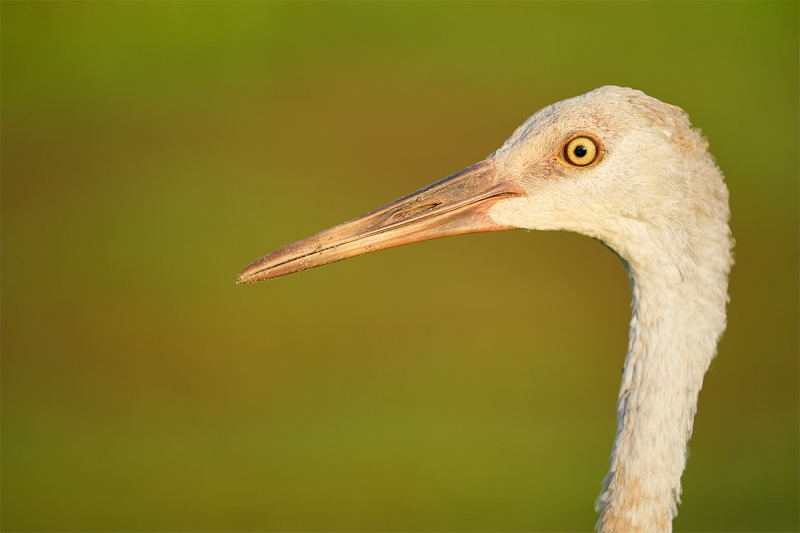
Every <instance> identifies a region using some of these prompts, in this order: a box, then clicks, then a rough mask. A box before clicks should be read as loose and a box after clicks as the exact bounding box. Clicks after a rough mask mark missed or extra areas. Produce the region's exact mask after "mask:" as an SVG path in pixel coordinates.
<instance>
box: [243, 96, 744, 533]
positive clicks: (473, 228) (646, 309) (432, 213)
mask: <svg viewBox="0 0 800 533" xmlns="http://www.w3.org/2000/svg"><path fill="white" fill-rule="evenodd" d="M707 148H708V143H707V142H706V141H705V139H704V138H703V137H702V136H701V135H700V134H699V133H698V132H697V131H696V130H694V129H692V127H691V125H690V123H689V119H688V117H687V115H686V114H685V113H684V112H683V110H681V109H680V108H678V107H674V106H671V105H668V104H664V103H662V102H660V101H658V100H656V99H654V98H651V97H649V96H647V95H645V94H644V93H642V92H640V91H636V90H633V89H627V88H620V87H610V86H609V87H601V88H599V89H596V90H594V91H591V92H589V93H587V94H584V95H582V96H578V97H575V98H571V99H568V100H564V101H562V102H559V103H557V104H554V105H551V106H548V107H545V108H544V109H541V110H540V111H538V112H537V113H536V114H534V115H533V116H532V117H530V118H529V119H528V120H527V121H525V122H524V123H523V124H522V126H520V127H519V128H517V130H516V131H515V132H514V134H513V135H512V136H511V137H510V138H509V139H508V140H507V141H506V142H505V144H503V146H502V147H501V148H500V149H499V150H497V151H496V152H494V153H493V154H491V155H490V156H489V157H487V158H486V159H485V160H483V161H481V162H480V163H477V164H475V165H473V166H471V167H468V168H466V169H464V170H462V171H460V172H457V173H455V174H453V175H451V176H449V177H447V178H445V179H443V180H441V181H439V182H437V183H434V184H433V185H430V186H429V187H426V188H424V189H421V190H419V191H417V192H415V193H412V194H409V195H408V196H405V197H403V198H400V199H399V200H396V201H394V202H392V203H390V204H388V205H386V206H384V207H381V208H379V209H377V210H375V211H372V212H370V213H368V214H366V215H363V216H361V217H359V218H356V219H354V220H351V221H349V222H345V223H343V224H341V225H339V226H336V227H333V228H331V229H328V230H325V231H323V232H321V233H318V234H316V235H313V236H311V237H308V238H306V239H303V240H300V241H297V242H294V243H292V244H289V245H288V246H285V247H283V248H280V249H279V250H276V251H274V252H272V253H271V254H269V255H267V256H265V257H262V258H261V259H259V260H257V261H255V262H254V263H252V264H251V265H250V266H248V267H247V268H246V269H245V270H244V271H243V272H242V273H241V274H239V277H238V283H253V282H256V281H262V280H265V279H269V278H274V277H277V276H283V275H286V274H290V273H293V272H297V271H300V270H305V269H309V268H313V267H316V266H320V265H324V264H326V263H331V262H333V261H339V260H341V259H346V258H348V257H353V256H356V255H360V254H365V253H368V252H373V251H376V250H381V249H384V248H389V247H392V246H399V245H402V244H408V243H412V242H417V241H423V240H427V239H433V238H436V237H444V236H448V235H458V234H462V233H472V232H480V231H495V230H504V229H511V228H526V229H536V230H566V231H572V232H577V233H582V234H584V235H588V236H590V237H594V238H596V239H600V240H601V241H603V242H604V243H606V245H608V246H609V247H610V248H611V249H613V250H614V251H615V252H616V253H617V254H618V255H619V257H620V258H621V259H622V262H623V264H624V266H625V268H626V270H627V272H628V275H629V277H630V282H631V290H632V296H633V303H632V318H631V323H630V331H629V343H628V352H627V356H626V358H625V366H624V370H623V376H622V386H621V387H620V391H619V400H618V403H617V433H616V437H615V440H614V447H613V450H612V452H611V466H610V470H609V472H608V475H607V476H606V479H605V480H604V482H603V490H602V493H601V495H600V496H599V498H598V500H597V503H596V510H597V511H598V512H599V513H600V518H599V520H598V522H597V525H596V527H597V529H598V530H599V531H602V532H642V533H645V532H668V531H671V530H672V519H673V518H674V517H675V515H676V514H677V504H678V503H679V501H680V493H681V484H680V478H681V474H682V473H683V470H684V468H685V466H686V447H687V441H688V440H689V437H690V436H691V433H692V424H693V420H694V414H695V412H696V409H697V397H698V394H699V392H700V388H701V387H702V384H703V376H704V375H705V372H706V370H707V369H708V367H709V364H710V363H711V360H712V359H713V357H714V355H715V354H716V350H717V342H718V340H719V338H720V336H721V335H722V332H723V331H724V330H725V322H726V317H725V307H726V303H727V301H728V274H729V272H730V268H731V265H732V264H733V260H732V256H731V248H732V243H733V241H732V238H731V234H730V229H729V227H728V220H729V218H730V210H729V207H728V189H727V187H726V186H725V183H724V181H723V177H722V173H721V172H720V170H719V168H717V166H716V164H715V163H714V159H713V158H712V156H711V155H710V154H709V153H708V150H707Z"/></svg>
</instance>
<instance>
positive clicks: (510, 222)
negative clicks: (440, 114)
mask: <svg viewBox="0 0 800 533" xmlns="http://www.w3.org/2000/svg"><path fill="white" fill-rule="evenodd" d="M727 200H728V193H727V188H726V187H725V185H724V183H723V182H722V176H721V174H720V172H719V170H718V169H717V167H716V165H715V163H714V161H713V159H712V158H711V156H710V155H709V154H708V152H707V143H706V142H705V140H704V139H703V138H702V137H701V136H700V135H699V133H698V132H696V131H695V130H693V129H692V128H691V125H690V124H689V120H688V117H687V116H686V114H685V113H684V112H683V111H682V110H681V109H679V108H677V107H674V106H671V105H668V104H664V103H662V102H660V101H658V100H656V99H654V98H651V97H649V96H647V95H645V94H644V93H642V92H640V91H635V90H633V89H625V88H620V87H612V86H607V87H601V88H599V89H596V90H594V91H591V92H589V93H587V94H584V95H581V96H578V97H575V98H571V99H568V100H564V101H562V102H559V103H556V104H553V105H551V106H548V107H545V108H543V109H541V110H540V111H538V112H537V113H536V114H534V115H533V116H531V117H530V118H529V119H528V120H527V121H525V122H524V123H523V124H522V125H521V126H520V127H519V128H517V130H516V131H515V132H514V134H513V135H512V136H511V137H510V138H509V139H508V140H507V141H506V142H505V143H504V144H503V146H502V147H501V148H500V149H499V150H497V151H496V152H494V153H493V154H491V155H490V156H489V157H487V158H486V159H484V160H483V161H481V162H479V163H476V164H474V165H472V166H470V167H468V168H466V169H464V170H462V171H460V172H457V173H455V174H453V175H451V176H448V177H447V178H445V179H443V180H441V181H438V182H436V183H434V184H432V185H430V186H428V187H425V188H424V189H421V190H419V191H416V192H414V193H411V194H409V195H407V196H404V197H402V198H400V199H398V200H395V201H394V202H391V203H389V204H387V205H385V206H383V207H381V208H379V209H376V210H374V211H372V212H370V213H367V214H365V215H363V216H361V217H358V218H356V219H353V220H350V221H349V222H345V223H343V224H340V225H338V226H335V227H333V228H330V229H327V230H325V231H322V232H320V233H317V234H316V235H312V236H311V237H307V238H305V239H302V240H299V241H297V242H294V243H292V244H289V245H287V246H284V247H283V248H280V249H278V250H275V251H274V252H272V253H270V254H268V255H266V256H264V257H262V258H260V259H258V260H256V261H255V262H253V263H252V264H251V265H250V266H248V267H247V268H246V269H245V270H244V271H242V272H241V273H240V274H239V276H238V279H237V283H254V282H258V281H263V280H266V279H271V278H275V277H278V276H283V275H286V274H291V273H293V272H299V271H301V270H307V269H309V268H313V267H316V266H321V265H324V264H327V263H332V262H334V261H340V260H342V259H347V258H349V257H354V256H357V255H362V254H365V253H369V252H374V251H377V250H382V249H385V248H391V247H394V246H400V245H403V244H409V243H413V242H419V241H424V240H428V239H434V238H438V237H446V236H450V235H459V234H464V233H476V232H484V231H497V230H504V229H512V228H525V229H539V230H567V231H574V232H577V233H582V234H585V235H589V236H592V237H595V238H598V239H600V240H602V241H604V242H606V243H607V244H608V245H609V246H610V247H612V248H613V249H615V250H616V251H617V253H619V254H620V256H622V257H623V258H625V259H626V260H628V261H631V260H633V261H635V260H636V255H637V253H642V250H643V249H645V250H646V249H647V248H648V247H650V248H653V247H655V248H658V249H661V248H663V246H665V245H669V244H670V243H672V242H675V241H676V235H675V232H676V231H677V232H678V233H680V232H681V228H683V227H691V226H698V225H699V226H702V225H703V224H705V223H707V222H706V221H704V220H700V221H699V223H698V220H699V219H703V218H704V217H705V218H709V219H710V222H711V223H715V224H724V225H725V227H726V228H727V220H728V211H727V209H728V208H727V205H728V202H727ZM709 203H711V204H713V205H709ZM677 237H678V238H677V240H678V241H680V240H681V236H680V235H678V236H677ZM684 240H685V239H684ZM690 240H691V239H690ZM675 253H676V254H681V253H684V251H682V250H675Z"/></svg>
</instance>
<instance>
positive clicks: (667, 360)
mask: <svg viewBox="0 0 800 533" xmlns="http://www.w3.org/2000/svg"><path fill="white" fill-rule="evenodd" d="M720 229H721V230H723V231H724V232H725V235H720V238H719V239H717V240H716V241H717V243H719V244H718V245H716V246H712V249H708V248H705V249H703V253H702V254H695V253H692V250H687V249H683V250H676V251H675V253H664V254H663V255H661V256H660V259H659V260H657V261H656V262H653V261H652V259H651V258H649V259H650V260H648V261H647V262H644V261H636V260H635V259H632V260H629V261H627V262H626V268H627V269H628V273H629V275H630V278H631V289H632V293H633V304H632V309H633V313H632V318H631V325H630V339H629V345H628V354H627V356H626V359H625V368H624V371H623V377H622V386H621V388H620V392H619V401H618V404H617V435H616V439H615V441H614V449H613V451H612V454H611V468H610V471H609V473H608V476H607V477H606V480H605V482H604V485H605V488H604V490H603V493H602V494H601V495H600V497H599V498H598V502H597V507H598V510H599V511H600V512H601V516H600V520H599V522H598V524H597V527H598V530H599V531H601V532H604V533H610V532H637V533H650V532H653V533H655V532H659V533H661V532H670V531H672V519H673V518H674V517H675V515H677V504H678V503H679V502H680V493H681V485H680V478H681V474H682V473H683V470H684V468H685V466H686V449H687V442H688V440H689V437H690V436H691V433H692V424H693V421H694V414H695V412H696V410H697V399H698V394H699V393H700V389H701V387H702V385H703V376H704V375H705V373H706V370H708V367H709V365H710V363H711V360H712V359H713V358H714V355H715V354H716V349H717V342H718V340H719V338H720V336H721V335H722V332H723V331H724V329H725V321H726V319H725V306H726V303H727V286H728V272H729V271H730V265H731V263H732V261H731V257H730V239H729V236H728V230H727V224H725V227H724V228H720ZM703 240H704V241H705V244H707V243H708V241H707V239H703Z"/></svg>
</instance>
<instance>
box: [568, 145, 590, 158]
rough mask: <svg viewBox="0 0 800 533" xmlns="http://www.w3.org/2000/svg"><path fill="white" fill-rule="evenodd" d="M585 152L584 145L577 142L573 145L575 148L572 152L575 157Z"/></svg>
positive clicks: (583, 154) (581, 155)
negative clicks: (576, 144)
mask: <svg viewBox="0 0 800 533" xmlns="http://www.w3.org/2000/svg"><path fill="white" fill-rule="evenodd" d="M586 152H587V150H586V147H585V146H584V145H582V144H579V145H578V146H576V147H575V150H573V152H572V153H574V154H575V155H576V156H577V157H583V156H585V155H586Z"/></svg>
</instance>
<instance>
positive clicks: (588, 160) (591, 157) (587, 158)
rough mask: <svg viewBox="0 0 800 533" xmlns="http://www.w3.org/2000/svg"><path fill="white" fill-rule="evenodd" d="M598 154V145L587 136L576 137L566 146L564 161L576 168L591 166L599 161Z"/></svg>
mask: <svg viewBox="0 0 800 533" xmlns="http://www.w3.org/2000/svg"><path fill="white" fill-rule="evenodd" d="M597 154H598V149H597V143H595V141H594V140H593V139H592V138H591V137H586V136H585V135H581V136H579V137H575V138H574V139H572V140H570V141H569V142H568V143H567V144H566V145H565V146H564V160H565V161H566V162H567V163H569V164H571V165H575V166H576V167H585V166H588V165H591V164H592V163H594V161H595V160H596V159H597Z"/></svg>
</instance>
